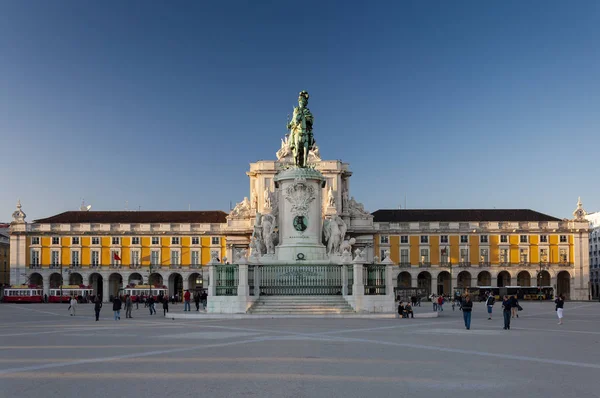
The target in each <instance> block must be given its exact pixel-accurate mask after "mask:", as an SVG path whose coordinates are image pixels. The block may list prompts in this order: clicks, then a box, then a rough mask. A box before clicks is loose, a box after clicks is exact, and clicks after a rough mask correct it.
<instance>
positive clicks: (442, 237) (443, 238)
mask: <svg viewBox="0 0 600 398" xmlns="http://www.w3.org/2000/svg"><path fill="white" fill-rule="evenodd" d="M448 240H449V238H448V235H440V243H448Z"/></svg>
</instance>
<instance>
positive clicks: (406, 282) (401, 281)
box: [397, 271, 412, 287]
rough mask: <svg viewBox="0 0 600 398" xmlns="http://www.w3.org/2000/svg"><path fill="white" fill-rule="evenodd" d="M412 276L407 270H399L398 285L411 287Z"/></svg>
mask: <svg viewBox="0 0 600 398" xmlns="http://www.w3.org/2000/svg"><path fill="white" fill-rule="evenodd" d="M411 281H412V277H411V276H410V273H409V272H406V271H404V272H400V273H399V274H398V284H397V286H398V287H411V283H412V282H411Z"/></svg>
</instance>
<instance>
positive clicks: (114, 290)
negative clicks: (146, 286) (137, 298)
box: [108, 273, 123, 300]
mask: <svg viewBox="0 0 600 398" xmlns="http://www.w3.org/2000/svg"><path fill="white" fill-rule="evenodd" d="M122 286H123V277H122V276H121V274H118V273H113V274H110V276H109V277H108V295H109V300H112V298H113V297H115V296H118V295H119V289H121V287H122Z"/></svg>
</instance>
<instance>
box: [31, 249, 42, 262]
mask: <svg viewBox="0 0 600 398" xmlns="http://www.w3.org/2000/svg"><path fill="white" fill-rule="evenodd" d="M40 254H41V251H40V249H32V250H31V254H30V264H31V265H40Z"/></svg>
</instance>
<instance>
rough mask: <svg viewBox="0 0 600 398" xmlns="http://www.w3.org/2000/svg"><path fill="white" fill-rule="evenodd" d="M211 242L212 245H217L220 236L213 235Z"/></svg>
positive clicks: (219, 241) (219, 242)
mask: <svg viewBox="0 0 600 398" xmlns="http://www.w3.org/2000/svg"><path fill="white" fill-rule="evenodd" d="M211 242H212V244H213V245H219V244H221V238H219V237H218V236H213V237H212V239H211Z"/></svg>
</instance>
